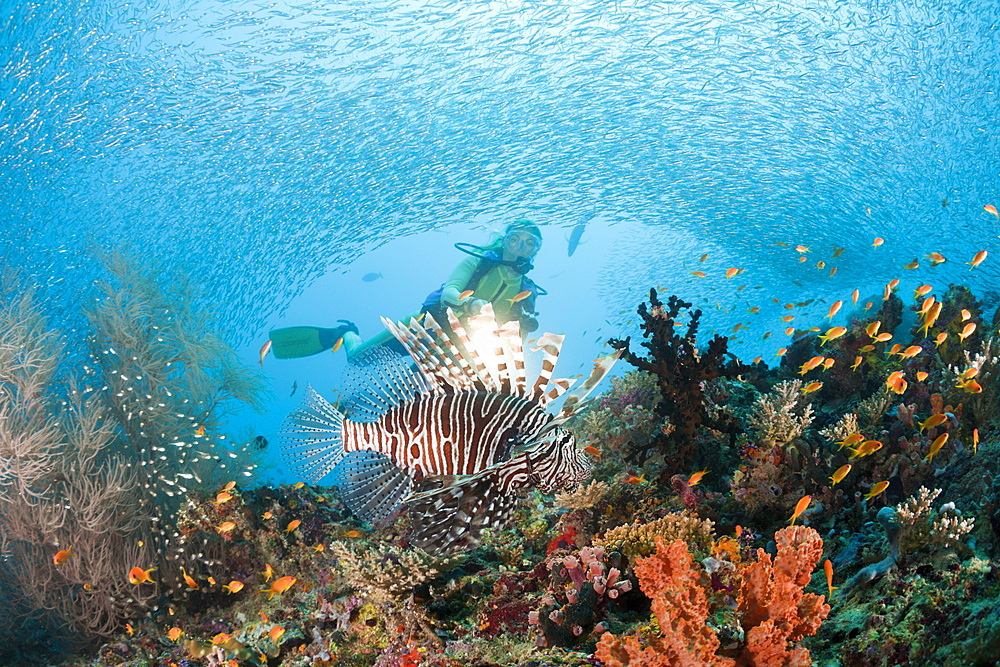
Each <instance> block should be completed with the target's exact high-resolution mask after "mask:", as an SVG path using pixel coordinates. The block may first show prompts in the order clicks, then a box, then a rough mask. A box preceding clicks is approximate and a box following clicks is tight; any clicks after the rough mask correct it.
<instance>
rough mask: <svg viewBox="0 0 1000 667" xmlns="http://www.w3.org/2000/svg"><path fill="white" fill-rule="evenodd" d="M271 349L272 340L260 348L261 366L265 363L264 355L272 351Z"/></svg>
mask: <svg viewBox="0 0 1000 667" xmlns="http://www.w3.org/2000/svg"><path fill="white" fill-rule="evenodd" d="M270 351H271V341H267V342H266V343H264V345H263V346H261V348H260V365H261V366H263V365H264V357H266V356H267V353H268V352H270Z"/></svg>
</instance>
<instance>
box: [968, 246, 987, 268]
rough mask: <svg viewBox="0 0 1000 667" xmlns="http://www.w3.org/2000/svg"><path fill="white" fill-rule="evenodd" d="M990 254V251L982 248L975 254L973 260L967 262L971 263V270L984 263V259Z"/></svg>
mask: <svg viewBox="0 0 1000 667" xmlns="http://www.w3.org/2000/svg"><path fill="white" fill-rule="evenodd" d="M989 254H990V253H988V252H986V251H985V250H980V251H979V252H977V253H976V254H975V255H973V257H972V261H971V262H966V264H968V265H969V271H971V270H972V269H974V268H976V267H977V266H979V265H980V264H982V263H983V260H984V259H986V256H987V255H989Z"/></svg>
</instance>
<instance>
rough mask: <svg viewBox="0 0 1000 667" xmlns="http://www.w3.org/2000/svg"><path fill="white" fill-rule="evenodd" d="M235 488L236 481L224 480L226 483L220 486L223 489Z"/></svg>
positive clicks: (230, 489)
mask: <svg viewBox="0 0 1000 667" xmlns="http://www.w3.org/2000/svg"><path fill="white" fill-rule="evenodd" d="M235 488H236V482H226V485H225V486H224V487H222V490H223V491H232V490H233V489H235Z"/></svg>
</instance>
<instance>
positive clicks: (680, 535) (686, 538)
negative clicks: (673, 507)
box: [594, 512, 714, 558]
mask: <svg viewBox="0 0 1000 667" xmlns="http://www.w3.org/2000/svg"><path fill="white" fill-rule="evenodd" d="M713 528H714V524H713V523H712V521H710V520H708V519H701V518H699V517H697V516H693V515H691V514H689V513H687V512H682V513H680V514H668V515H667V516H665V517H661V518H659V519H654V520H653V521H649V522H647V523H643V524H640V523H639V522H638V521H636V522H634V523H627V524H624V525H621V526H616V527H614V528H611V529H609V530H607V531H606V532H605V533H604V534H603V535H602V536H600V537H595V538H594V544H595V545H596V546H599V547H603V548H604V549H605V550H607V551H608V552H614V551H618V552H621V553H623V554H625V555H626V556H628V557H629V558H635V557H636V556H648V555H650V554H651V553H653V552H654V551H655V550H656V540H657V539H662V540H665V541H666V540H670V541H674V540H681V541H683V542H687V543H690V544H692V545H695V546H697V547H698V548H700V549H706V550H707V549H708V546H709V544H710V543H711V541H712V537H713Z"/></svg>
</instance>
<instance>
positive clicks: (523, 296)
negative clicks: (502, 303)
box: [507, 289, 532, 303]
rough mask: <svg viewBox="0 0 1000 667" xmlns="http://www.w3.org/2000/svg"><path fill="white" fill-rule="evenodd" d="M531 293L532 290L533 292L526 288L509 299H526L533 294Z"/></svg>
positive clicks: (513, 301) (513, 300)
mask: <svg viewBox="0 0 1000 667" xmlns="http://www.w3.org/2000/svg"><path fill="white" fill-rule="evenodd" d="M531 293H532V292H531V290H530V289H526V290H523V291H521V292H518V293H517V294H515V295H514V296H512V297H511V298H509V299H507V300H508V301H510V302H511V303H517V302H518V301H524V300H525V299H527V298H528V297H529V296H531Z"/></svg>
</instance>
